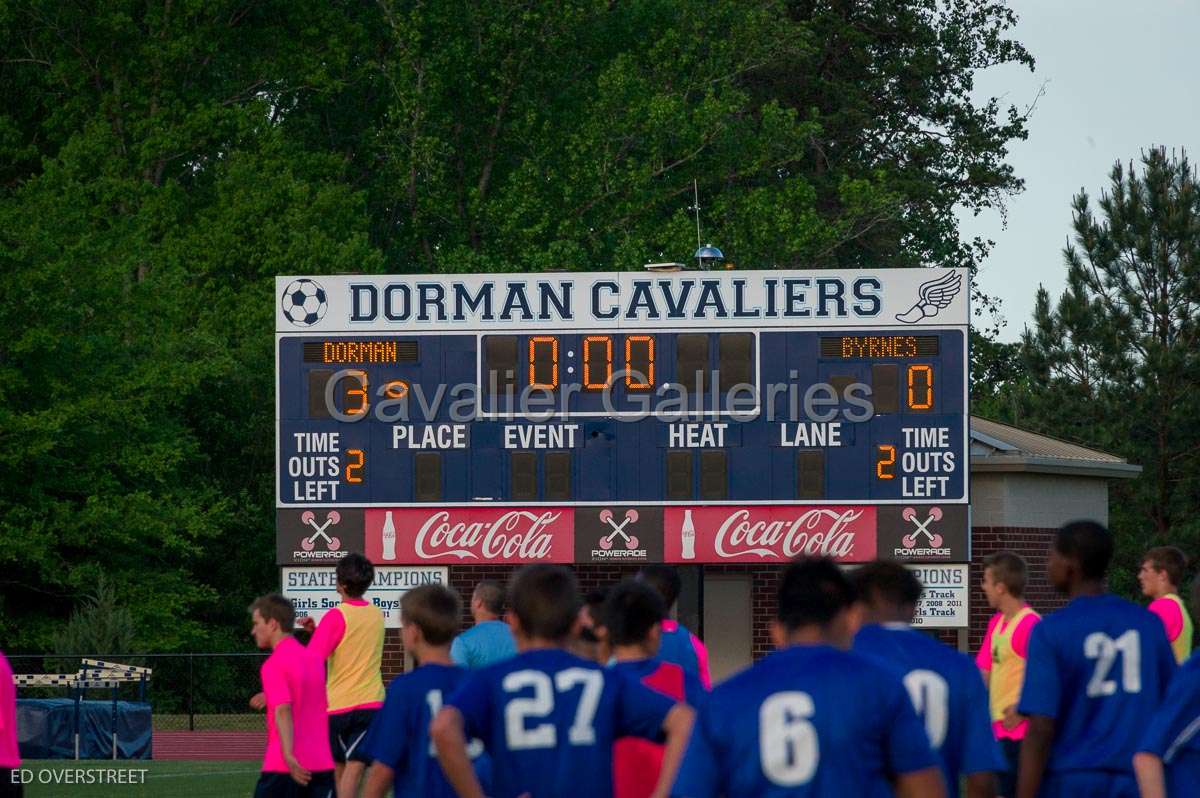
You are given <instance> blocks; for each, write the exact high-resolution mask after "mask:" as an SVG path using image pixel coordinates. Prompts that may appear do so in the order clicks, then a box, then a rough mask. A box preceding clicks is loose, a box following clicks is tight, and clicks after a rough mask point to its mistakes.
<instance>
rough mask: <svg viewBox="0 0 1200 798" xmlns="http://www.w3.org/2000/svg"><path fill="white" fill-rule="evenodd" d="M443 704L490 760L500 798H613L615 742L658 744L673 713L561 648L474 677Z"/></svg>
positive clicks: (642, 690)
mask: <svg viewBox="0 0 1200 798" xmlns="http://www.w3.org/2000/svg"><path fill="white" fill-rule="evenodd" d="M446 704H447V705H448V706H452V707H456V708H457V709H458V711H459V712H461V713H462V716H463V720H464V721H465V725H466V733H467V736H468V737H476V738H478V739H480V740H482V741H483V745H484V748H485V749H486V750H487V752H488V754H490V755H491V759H492V792H491V793H490V795H492V796H494V797H495V798H509V797H510V796H511V798H516V796H519V795H523V794H526V793H527V794H529V796H530V798H559V797H560V796H570V798H610V796H612V791H613V784H612V767H613V758H612V750H613V743H614V742H615V741H616V740H617V739H618V738H620V737H644V738H646V739H649V740H655V741H661V740H662V739H663V735H662V725H663V721H664V720H665V719H666V717H667V713H668V712H670V711H671V708H672V707H673V706H675V702H674V701H672V700H671V699H669V698H667V697H665V696H663V695H662V694H661V693H657V692H655V691H654V690H651V689H649V688H647V687H644V686H643V685H642V684H641V683H640V682H638V681H637V680H636V679H634V678H632V677H631V676H629V675H628V674H625V673H623V672H621V671H616V670H611V669H605V668H602V667H600V666H599V665H597V664H596V663H594V662H589V661H588V660H585V659H580V658H579V657H576V656H575V655H573V654H570V653H568V652H566V651H562V650H560V649H537V650H533V651H526V652H524V653H522V654H518V655H517V656H516V657H513V658H512V659H508V660H505V661H503V662H500V663H497V664H495V665H492V666H490V667H487V668H483V669H482V670H478V671H474V672H472V674H471V675H470V676H469V677H468V678H467V680H466V682H464V683H463V685H462V687H460V688H459V689H458V690H457V691H456V692H455V693H454V694H453V695H451V696H450V697H449V698H448V699H447V700H446Z"/></svg>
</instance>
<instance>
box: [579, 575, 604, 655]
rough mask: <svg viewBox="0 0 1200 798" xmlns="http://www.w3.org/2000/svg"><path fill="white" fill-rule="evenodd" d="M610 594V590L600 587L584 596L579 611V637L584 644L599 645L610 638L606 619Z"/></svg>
mask: <svg viewBox="0 0 1200 798" xmlns="http://www.w3.org/2000/svg"><path fill="white" fill-rule="evenodd" d="M608 593H609V591H608V588H603V587H599V588H595V589H593V590H589V591H588V592H587V593H586V594H584V597H583V606H582V607H581V608H580V609H579V636H580V638H581V639H582V641H583V642H584V643H587V644H589V645H597V644H599V643H600V642H602V641H603V640H605V639H606V638H607V636H608V630H607V624H606V619H605V617H604V601H605V599H607V598H608Z"/></svg>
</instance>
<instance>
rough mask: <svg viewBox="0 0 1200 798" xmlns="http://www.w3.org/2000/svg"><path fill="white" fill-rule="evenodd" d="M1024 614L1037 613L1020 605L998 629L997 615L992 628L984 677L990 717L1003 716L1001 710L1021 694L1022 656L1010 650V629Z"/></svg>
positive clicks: (1036, 615) (1017, 623) (1022, 618)
mask: <svg viewBox="0 0 1200 798" xmlns="http://www.w3.org/2000/svg"><path fill="white" fill-rule="evenodd" d="M1026 615H1033V616H1035V617H1038V618H1040V617H1041V616H1040V615H1038V614H1037V613H1036V612H1034V610H1033V608H1032V607H1022V608H1021V609H1020V611H1018V612H1017V614H1016V615H1014V616H1013V617H1012V620H1011V621H1009V622H1008V623H1007V624H1004V629H1003V630H1001V629H1000V624H1002V623H1004V620H1003V619H1001V620H1000V621H999V623H997V624H996V626H995V628H994V629H992V675H991V676H989V677H988V708H989V709H990V710H991V713H992V721H993V722H995V721H998V720H1003V719H1004V710H1005V708H1006V707H1011V706H1012V705H1014V704H1016V703H1017V701H1018V700H1020V698H1021V685H1022V684H1023V683H1024V682H1025V658H1024V657H1022V656H1020V655H1019V654H1017V652H1016V651H1015V650H1013V644H1012V641H1013V632H1015V631H1016V630H1017V627H1018V626H1020V625H1021V621H1023V620H1025V616H1026Z"/></svg>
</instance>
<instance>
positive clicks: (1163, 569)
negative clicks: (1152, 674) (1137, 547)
mask: <svg viewBox="0 0 1200 798" xmlns="http://www.w3.org/2000/svg"><path fill="white" fill-rule="evenodd" d="M1185 568H1187V557H1185V556H1184V554H1183V552H1182V551H1180V550H1179V549H1177V548H1176V547H1174V546H1158V547H1156V548H1153V549H1150V551H1148V552H1146V556H1145V557H1143V558H1142V567H1141V570H1139V571H1138V582H1139V583H1140V584H1141V586H1142V593H1143V594H1144V595H1145V596H1147V597H1148V598H1149V599H1150V606H1149V607H1148V608H1147V609H1149V610H1150V612H1152V613H1154V614H1155V615H1157V616H1158V618H1159V620H1161V621H1162V624H1163V628H1164V629H1165V630H1166V633H1167V642H1169V643H1170V644H1171V650H1172V651H1173V652H1174V653H1175V661H1176V662H1177V663H1179V664H1180V665H1182V664H1183V663H1184V661H1185V660H1186V659H1187V658H1188V657H1189V656H1191V653H1192V616H1190V615H1189V614H1188V611H1187V607H1185V606H1184V604H1183V599H1181V598H1180V597H1179V586H1180V585H1181V584H1183V572H1184V569H1185Z"/></svg>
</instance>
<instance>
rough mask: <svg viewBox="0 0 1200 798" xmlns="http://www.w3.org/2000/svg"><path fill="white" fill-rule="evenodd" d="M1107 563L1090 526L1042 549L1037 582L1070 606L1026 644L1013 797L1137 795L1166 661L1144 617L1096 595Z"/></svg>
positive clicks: (1102, 532)
mask: <svg viewBox="0 0 1200 798" xmlns="http://www.w3.org/2000/svg"><path fill="white" fill-rule="evenodd" d="M1112 554H1113V539H1112V534H1111V533H1110V532H1109V531H1108V530H1107V529H1105V528H1104V527H1103V526H1101V525H1100V524H1098V523H1096V522H1095V521H1073V522H1071V523H1069V524H1067V525H1066V526H1064V527H1062V528H1061V529H1059V530H1058V534H1057V535H1056V536H1055V539H1054V543H1053V544H1052V545H1051V547H1050V556H1049V558H1048V560H1047V563H1046V573H1047V576H1049V578H1050V583H1051V584H1053V585H1054V587H1055V588H1057V589H1058V590H1059V591H1061V592H1063V593H1065V594H1067V596H1068V597H1069V598H1070V602H1069V603H1068V604H1067V606H1065V607H1063V608H1062V609H1061V610H1059V611H1058V612H1055V613H1052V614H1050V615H1048V616H1046V617H1045V618H1044V619H1043V620H1042V621H1041V622H1040V623H1038V625H1037V626H1035V627H1033V633H1032V634H1031V635H1030V637H1029V663H1028V665H1027V666H1026V668H1025V685H1024V687H1023V688H1022V690H1021V700H1020V702H1019V704H1018V706H1017V711H1018V712H1020V713H1021V714H1022V715H1024V716H1026V717H1028V718H1029V730H1028V731H1027V732H1026V734H1025V739H1024V741H1023V742H1022V744H1021V767H1020V774H1019V776H1018V783H1017V796H1018V798H1059V796H1061V798H1073V796H1084V795H1100V796H1106V797H1108V796H1112V798H1119V797H1121V796H1135V795H1137V785H1136V783H1135V782H1134V775H1133V755H1134V753H1135V752H1136V751H1137V746H1138V744H1139V742H1140V740H1141V737H1142V726H1141V721H1142V720H1143V719H1145V718H1148V717H1150V716H1151V715H1152V714H1153V712H1154V711H1155V709H1157V708H1158V706H1159V703H1160V702H1161V701H1162V698H1163V695H1164V694H1165V693H1166V689H1167V685H1168V684H1169V683H1170V681H1171V675H1172V673H1173V672H1174V670H1175V656H1174V654H1172V653H1171V647H1170V645H1169V644H1168V643H1167V636H1166V634H1165V633H1164V632H1163V628H1162V624H1161V623H1160V622H1159V621H1158V619H1157V618H1155V617H1154V615H1152V614H1151V613H1149V612H1147V611H1146V610H1145V609H1143V608H1142V607H1139V606H1137V605H1136V604H1133V603H1132V602H1129V601H1126V600H1125V599H1123V598H1119V597H1117V596H1114V595H1111V594H1108V593H1105V590H1104V579H1105V575H1106V573H1107V571H1108V565H1109V562H1110V561H1111V560H1112Z"/></svg>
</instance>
